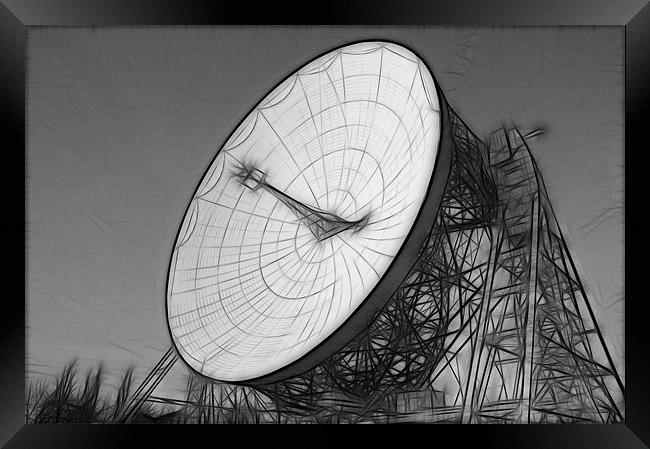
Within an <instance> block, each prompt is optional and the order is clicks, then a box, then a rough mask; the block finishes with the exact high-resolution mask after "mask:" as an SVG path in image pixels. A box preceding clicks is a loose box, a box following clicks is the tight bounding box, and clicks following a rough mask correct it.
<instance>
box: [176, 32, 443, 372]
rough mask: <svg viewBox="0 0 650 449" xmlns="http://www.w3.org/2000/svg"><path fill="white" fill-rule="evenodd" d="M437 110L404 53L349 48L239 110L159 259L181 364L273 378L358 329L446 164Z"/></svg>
mask: <svg viewBox="0 0 650 449" xmlns="http://www.w3.org/2000/svg"><path fill="white" fill-rule="evenodd" d="M443 102H444V99H443V97H442V95H441V94H440V93H439V89H437V86H436V83H435V81H434V78H433V76H432V74H431V72H430V70H429V69H428V68H427V66H426V65H425V64H424V63H423V62H422V61H421V60H420V59H419V58H418V57H417V56H416V55H415V54H413V53H412V52H411V51H409V50H407V49H405V48H403V47H401V46H399V45H396V44H393V43H387V42H362V43H357V44H352V45H348V46H345V47H341V48H338V49H336V50H334V51H331V52H328V53H327V54H324V55H322V56H320V57H318V58H316V59H315V60H313V61H311V62H309V63H308V64H306V65H305V66H303V67H301V68H300V69H298V70H297V71H295V72H294V73H293V74H291V75H290V76H288V77H287V78H286V79H284V80H283V81H282V82H280V84H279V85H278V86H277V87H276V88H274V89H273V90H272V91H271V92H270V93H269V94H268V95H266V96H265V97H264V98H263V99H262V100H261V101H260V102H259V103H258V104H257V105H256V106H255V107H254V108H253V109H252V110H251V111H250V112H249V113H248V114H247V115H246V117H245V118H244V119H243V120H242V121H241V123H240V124H239V126H237V127H236V129H235V130H234V131H233V133H232V134H231V135H230V137H229V138H228V140H227V141H226V143H225V144H224V145H223V147H222V148H221V149H220V150H219V152H218V153H217V155H216V157H215V158H214V159H213V161H212V162H211V163H210V165H209V167H208V169H207V171H206V172H205V175H204V176H203V178H202V180H201V182H200V184H199V186H198V188H197V189H196V192H195V193H194V195H193V197H192V199H191V201H190V202H189V205H188V207H187V210H186V213H185V216H184V218H183V221H182V224H181V227H180V230H179V232H178V235H177V238H176V242H175V245H174V249H173V254H172V258H171V263H170V268H169V273H168V283H167V298H166V306H167V319H168V325H169V330H170V334H171V336H172V340H173V342H174V345H175V346H176V349H177V350H178V352H179V354H180V355H181V357H182V358H183V359H184V360H185V362H186V363H187V364H188V365H189V366H190V367H191V368H192V369H193V370H195V371H196V372H198V373H199V374H201V375H203V376H205V377H208V378H211V379H215V380H219V381H226V382H232V383H237V382H247V383H255V382H260V383H265V382H273V381H277V380H280V379H283V378H287V377H290V376H292V375H296V374H300V373H302V372H304V371H305V370H307V369H309V368H311V367H313V366H315V365H316V364H317V363H318V362H319V361H321V360H323V359H324V358H325V357H327V356H329V355H330V354H331V353H332V352H334V351H335V350H337V349H338V348H339V347H340V346H341V345H343V344H345V343H346V342H347V340H349V338H351V336H353V335H354V334H355V332H358V330H359V329H360V328H363V327H364V326H366V325H367V321H368V320H369V319H370V317H371V316H372V315H373V314H374V313H375V312H376V311H377V310H379V309H380V308H381V307H383V306H384V304H385V303H386V301H387V300H388V299H389V298H390V297H391V296H392V295H393V294H394V293H395V290H396V289H397V288H398V286H399V283H400V282H401V281H402V279H403V278H404V276H405V275H406V274H407V272H408V270H409V269H410V268H411V266H412V265H413V263H415V260H416V257H417V253H418V250H419V248H420V247H421V246H422V244H423V242H424V240H425V238H426V235H427V232H428V231H429V230H430V229H431V226H432V224H433V221H434V219H435V214H436V211H437V209H438V207H437V206H438V203H439V201H440V197H441V195H442V192H443V190H444V184H445V182H446V179H447V173H448V170H449V153H450V151H449V149H448V146H449V144H446V142H448V141H449V138H448V136H447V134H448V131H447V130H446V126H445V122H446V120H447V117H446V108H441V107H440V105H441V103H443ZM441 110H442V112H441Z"/></svg>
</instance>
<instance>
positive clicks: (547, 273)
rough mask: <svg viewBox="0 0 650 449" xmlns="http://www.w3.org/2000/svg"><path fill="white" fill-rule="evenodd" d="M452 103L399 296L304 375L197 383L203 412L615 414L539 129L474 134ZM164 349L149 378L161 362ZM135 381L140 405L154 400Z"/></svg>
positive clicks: (310, 418)
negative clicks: (426, 229) (445, 163)
mask: <svg viewBox="0 0 650 449" xmlns="http://www.w3.org/2000/svg"><path fill="white" fill-rule="evenodd" d="M448 112H449V117H450V122H451V134H452V138H453V142H454V151H453V154H452V161H451V169H450V174H449V178H448V182H447V185H446V188H445V192H444V195H443V199H442V203H441V205H440V210H439V212H438V215H437V218H436V222H435V224H434V226H433V227H432V229H431V231H430V233H429V235H428V237H427V242H426V244H425V245H424V246H423V247H422V249H421V251H420V254H419V258H418V261H417V263H416V264H415V265H414V266H413V267H412V268H411V270H410V272H409V273H408V275H407V276H406V278H405V279H404V281H403V283H402V284H401V285H400V287H399V289H398V291H397V293H396V294H395V295H394V296H393V297H392V298H391V299H390V300H389V302H388V303H387V305H386V306H385V307H384V308H383V309H382V310H381V311H380V312H379V313H377V314H376V315H375V316H374V317H373V319H372V320H371V322H370V324H369V325H368V327H367V328H365V329H364V330H363V331H362V332H360V333H359V334H358V335H356V336H355V337H354V338H353V339H352V340H351V341H350V342H349V343H348V344H346V345H345V346H344V347H343V348H341V349H340V350H339V351H337V352H336V353H334V354H333V355H332V356H330V357H329V358H327V359H326V360H324V361H323V362H321V363H320V364H319V365H317V366H316V367H314V368H313V369H311V370H309V371H308V372H306V373H303V374H302V375H299V376H297V377H293V378H291V379H288V380H285V381H281V382H276V383H273V384H268V385H263V386H255V387H247V386H234V385H227V384H221V385H219V386H218V388H216V387H215V386H214V385H211V384H210V385H209V382H207V381H205V380H199V379H196V381H197V385H199V386H198V387H196V385H195V387H196V388H198V390H197V391H198V393H197V394H198V395H199V396H200V397H203V396H205V397H208V396H209V398H208V399H207V400H203V401H199V402H201V403H202V404H203V406H202V407H203V408H205V407H209V408H210V409H212V410H213V411H212V412H211V413H213V416H215V415H214V410H215V409H216V410H218V413H217V414H216V415H218V416H222V417H223V416H226V415H227V416H232V415H233V414H234V413H242V407H243V408H245V409H246V410H248V413H250V412H251V410H253V409H254V412H255V415H256V418H255V421H258V422H305V421H307V422H401V421H418V422H422V421H424V422H464V423H491V422H494V423H545V422H602V423H612V422H619V421H622V419H623V417H622V411H621V409H620V407H621V406H620V404H619V403H618V402H619V401H622V397H623V389H624V387H623V383H622V381H621V379H620V378H619V376H618V374H617V372H616V370H615V368H614V364H613V361H612V359H611V356H610V355H609V353H608V351H607V348H606V345H605V342H604V339H603V336H602V334H601V333H600V330H599V328H598V326H597V323H596V319H595V317H594V313H593V311H592V309H591V307H590V305H589V302H588V299H587V296H586V294H585V290H584V288H583V286H582V284H581V282H580V279H579V276H578V274H577V271H576V268H575V266H574V264H573V261H572V259H571V256H570V254H569V251H568V248H567V245H566V242H565V240H564V238H563V236H562V233H561V231H560V229H559V226H558V223H557V220H556V218H555V215H554V213H553V209H552V207H551V204H550V200H549V197H548V194H547V192H546V189H545V187H544V183H543V181H542V177H541V174H540V172H539V170H538V167H537V165H536V164H535V161H534V159H533V157H532V155H531V152H530V149H529V147H528V142H529V141H530V140H531V139H533V138H534V137H536V135H537V134H538V132H537V131H532V132H530V133H526V134H523V133H522V132H521V131H520V130H519V129H516V128H514V129H511V130H506V129H500V130H498V131H497V132H495V133H493V134H492V135H491V136H490V137H489V138H488V139H487V140H486V142H482V141H481V140H480V139H478V138H477V137H476V136H475V135H474V134H473V133H472V132H471V131H470V130H469V128H468V127H467V126H466V125H465V124H464V123H463V122H462V120H461V119H460V118H459V117H458V116H457V115H456V114H455V113H454V112H453V110H451V108H448ZM166 357H174V358H173V359H168V360H166V363H165V364H164V365H165V366H164V368H165V369H158V371H157V372H159V374H158V375H152V376H149V377H148V378H147V379H146V380H145V384H147V383H150V384H154V388H155V385H157V383H158V382H159V381H160V379H159V378H160V377H161V376H164V375H165V374H166V373H167V372H168V370H169V368H171V364H173V363H174V362H175V361H176V358H175V357H176V356H172V355H169V354H166ZM170 363H171V364H170ZM168 365H169V368H168V367H167V366H168ZM154 374H155V373H154ZM215 390H216V391H215ZM140 391H143V392H146V393H143V394H141V395H140V396H139V397H137V398H134V404H136V405H135V407H136V408H137V407H139V406H140V405H141V404H142V403H143V402H144V401H147V400H151V399H152V398H150V397H149V396H150V394H151V391H153V388H148V386H147V385H143V386H142V387H141V390H140ZM237 398H240V399H241V401H240V402H241V403H238V401H237ZM154 400H156V401H160V400H161V398H154ZM167 402H168V403H174V404H175V403H176V402H178V401H176V402H174V401H167ZM179 404H180V403H179ZM206 404H207V405H206ZM177 405H178V404H177ZM201 413H203V412H201ZM206 413H207V412H206ZM209 415H210V414H209V413H207V414H206V415H205V416H209ZM202 416H203V415H202ZM206 419H207V418H206ZM206 419H203V420H204V421H205V420H206ZM207 421H208V422H210V420H209V419H207ZM218 421H219V419H218V418H214V419H213V420H212V421H211V422H218Z"/></svg>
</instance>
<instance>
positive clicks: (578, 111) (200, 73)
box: [27, 27, 624, 394]
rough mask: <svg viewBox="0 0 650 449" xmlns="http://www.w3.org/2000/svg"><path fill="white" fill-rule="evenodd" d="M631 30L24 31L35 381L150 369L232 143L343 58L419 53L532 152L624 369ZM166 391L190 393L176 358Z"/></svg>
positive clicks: (468, 112)
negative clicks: (189, 206) (184, 262)
mask: <svg viewBox="0 0 650 449" xmlns="http://www.w3.org/2000/svg"><path fill="white" fill-rule="evenodd" d="M623 37H624V36H623V30H622V28H611V27H610V28H607V27H605V28H593V27H588V28H528V29H527V28H486V29H471V28H462V29H454V28H444V27H437V28H421V27H420V28H416V27H400V28H369V27H360V28H327V27H319V28H312V29H309V28H282V27H272V28H258V27H252V28H251V27H248V28H240V27H224V28H212V27H193V28H185V27H166V28H158V27H149V28H95V29H83V28H81V29H80V28H76V29H75V28H40V29H39V28H31V29H30V31H29V39H28V41H29V42H28V45H29V50H28V51H29V60H28V100H27V126H28V153H27V157H28V267H27V270H28V273H27V282H28V289H27V290H28V291H27V323H28V330H27V352H28V354H27V355H28V360H27V363H28V366H27V375H28V376H30V377H31V376H37V375H38V374H40V373H48V374H51V373H54V372H56V371H58V369H59V368H60V367H61V365H62V364H63V363H64V362H65V361H67V360H68V359H70V358H71V357H75V356H76V357H78V358H79V360H80V361H81V362H82V364H84V365H86V364H94V363H95V362H96V361H99V360H105V361H106V362H107V366H108V368H109V370H110V372H111V373H113V374H116V375H118V374H120V372H121V370H122V369H123V368H124V367H126V366H127V365H128V364H129V363H136V364H137V366H138V367H139V368H140V371H139V373H143V372H144V371H145V370H146V368H147V367H150V366H152V365H153V364H154V363H155V362H156V361H157V360H158V358H159V357H160V356H161V355H162V353H163V352H164V351H165V350H166V349H167V348H168V347H169V345H170V342H169V337H168V335H167V327H166V324H165V315H164V294H165V276H166V271H167V264H168V262H169V255H170V251H171V247H172V243H173V239H174V236H175V235H176V230H177V227H178V225H179V223H180V220H181V218H182V214H183V211H184V208H185V206H186V203H187V201H188V200H189V199H190V197H191V194H192V193H193V191H194V187H195V186H196V183H197V182H198V181H199V178H200V176H201V175H202V173H203V171H204V170H205V168H206V167H207V164H208V163H209V161H210V160H211V159H212V157H213V156H214V153H215V152H216V151H217V150H218V149H219V147H220V146H221V145H222V144H223V142H224V141H225V139H226V137H227V136H228V134H229V133H230V131H231V130H232V129H233V128H234V127H235V126H236V125H237V123H238V122H239V121H240V119H241V118H242V117H243V116H244V115H245V114H246V113H247V112H248V111H249V109H250V108H251V107H252V106H253V105H254V104H255V103H256V102H257V101H258V100H259V99H261V98H262V97H263V96H264V95H265V94H266V93H267V92H268V91H269V90H270V89H271V88H272V87H273V86H274V85H275V84H276V83H277V82H278V81H279V80H280V79H282V78H283V77H284V76H286V75H287V74H288V73H290V72H291V71H293V70H294V69H296V68H298V67H299V66H300V65H302V64H304V63H305V62H306V61H308V60H310V59H312V58H313V57H314V56H315V55H317V54H319V53H321V52H323V51H326V50H328V49H330V48H333V47H335V46H339V45H342V44H345V43H347V42H350V41H353V40H358V39H392V40H395V41H397V42H400V43H403V44H405V45H407V46H409V47H411V48H413V49H414V50H416V51H417V52H418V53H419V54H420V55H421V56H422V57H423V58H424V59H425V60H426V62H427V63H428V64H429V65H430V67H431V68H432V69H433V71H434V75H435V76H436V78H437V80H438V82H439V83H440V85H441V86H442V90H443V92H444V93H445V95H446V96H447V99H448V100H449V103H450V104H451V106H452V107H453V108H454V109H455V110H456V111H457V112H458V113H459V115H460V116H461V117H462V118H463V119H464V120H465V121H466V122H467V123H468V124H469V126H470V127H471V128H472V130H474V131H475V132H476V133H477V134H478V135H479V136H480V137H483V136H484V135H485V134H486V133H488V132H490V131H492V130H494V129H495V128H496V127H498V126H500V125H501V124H503V123H506V124H508V123H512V122H515V123H517V124H519V125H521V126H535V125H543V126H545V127H547V128H548V130H549V133H548V135H547V136H545V137H544V138H543V139H541V140H540V141H538V142H537V143H535V144H534V145H533V147H532V150H533V153H534V155H535V157H536V159H537V161H538V163H539V165H540V167H541V170H542V173H543V175H544V179H545V182H546V186H547V189H548V190H549V195H550V197H551V200H552V203H553V206H554V209H555V212H556V215H557V217H558V220H559V221H560V224H561V226H562V229H563V232H564V234H565V238H566V239H567V241H568V242H569V245H570V247H571V250H572V254H573V257H574V260H575V262H576V264H577V266H578V269H579V271H580V273H581V276H582V281H583V283H584V284H585V286H586V287H587V291H588V294H589V298H590V300H591V303H592V304H593V306H594V309H595V311H596V313H597V314H598V317H599V324H600V326H601V329H602V330H603V333H604V334H605V336H606V339H607V341H608V342H609V347H610V350H611V352H612V354H613V356H614V358H615V360H616V361H617V365H618V369H619V372H620V373H621V374H623V366H622V364H623V363H622V362H623V359H622V354H623V350H624V347H623V301H622V298H623V213H622V206H623V75H624V72H623V62H624V61H623ZM173 374H174V375H173V376H171V377H170V379H169V381H168V382H167V383H166V385H165V386H164V387H163V388H162V390H163V391H162V393H168V394H173V390H175V389H177V388H182V385H183V383H182V382H184V378H183V376H184V374H185V372H184V367H183V365H182V364H181V363H179V364H178V366H177V368H176V369H175V371H174V372H173Z"/></svg>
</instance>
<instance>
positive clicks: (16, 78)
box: [0, 0, 650, 449]
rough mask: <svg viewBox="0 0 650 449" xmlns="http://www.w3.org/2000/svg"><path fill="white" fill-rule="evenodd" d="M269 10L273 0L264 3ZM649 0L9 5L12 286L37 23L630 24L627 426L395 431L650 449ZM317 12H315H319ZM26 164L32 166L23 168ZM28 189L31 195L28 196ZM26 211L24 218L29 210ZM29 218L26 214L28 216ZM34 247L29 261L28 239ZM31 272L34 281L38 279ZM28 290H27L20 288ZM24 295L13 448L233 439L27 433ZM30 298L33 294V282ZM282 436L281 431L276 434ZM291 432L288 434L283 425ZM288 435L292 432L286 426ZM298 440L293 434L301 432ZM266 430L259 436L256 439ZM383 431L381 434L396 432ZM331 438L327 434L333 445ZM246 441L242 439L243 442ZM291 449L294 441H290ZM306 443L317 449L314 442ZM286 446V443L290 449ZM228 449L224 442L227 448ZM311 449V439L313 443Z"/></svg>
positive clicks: (6, 129)
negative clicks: (29, 59)
mask: <svg viewBox="0 0 650 449" xmlns="http://www.w3.org/2000/svg"><path fill="white" fill-rule="evenodd" d="M260 3H261V2H260ZM647 3H648V2H647V0H617V1H611V0H591V1H588V0H573V1H569V0H519V1H517V0H490V1H482V0H474V1H472V0H445V1H435V2H433V1H406V0H401V1H379V0H375V1H371V0H368V1H358V2H355V3H353V4H352V3H349V2H347V3H343V2H333V1H332V2H327V3H325V2H323V3H320V4H318V5H317V7H305V5H306V3H303V4H302V6H301V5H286V6H281V5H278V4H276V3H274V2H265V3H262V4H260V5H253V4H250V3H245V2H215V1H208V0H200V1H182V0H177V1H167V2H164V3H162V2H160V1H156V0H119V1H107V0H105V1H100V0H49V1H48V0H1V3H0V46H1V47H0V73H1V74H2V83H1V87H0V88H1V89H2V92H1V93H0V98H1V99H2V101H1V103H0V104H1V108H0V109H1V111H2V120H1V121H0V123H1V126H2V136H3V140H4V142H6V146H4V148H5V149H4V151H3V156H4V163H5V164H4V166H5V170H4V171H3V176H2V177H0V183H1V185H2V190H1V191H2V192H4V195H3V201H4V208H3V214H2V218H0V228H1V229H2V233H3V235H4V236H5V239H4V241H5V244H4V249H5V251H4V252H3V256H4V257H3V258H2V259H3V260H4V261H5V264H4V265H5V269H4V271H3V273H4V278H5V282H4V285H5V286H13V285H20V283H19V282H11V281H13V280H14V279H19V276H20V274H19V271H20V267H19V266H20V264H19V263H17V260H23V262H24V264H23V267H26V259H27V253H28V252H27V249H28V242H29V236H28V234H27V233H26V227H25V222H26V220H27V216H26V204H25V201H28V196H27V194H26V195H25V197H24V199H23V198H21V197H20V195H18V194H17V192H16V191H17V190H18V189H17V186H18V185H20V183H21V182H23V186H24V187H25V186H26V180H27V177H28V176H29V173H27V172H26V164H25V144H26V134H25V129H26V128H25V93H26V91H25V76H26V70H25V65H26V56H27V55H26V43H27V31H28V28H29V27H37V26H53V25H56V26H107V25H111V26H118V25H122V26H136V25H208V24H212V25H224V24H229V25H230V24H238V25H239V24H253V23H255V24H283V25H290V24H301V25H308V24H317V23H318V24H332V25H340V24H349V25H353V24H354V25H360V24H361V25H380V24H381V25H388V24H391V25H446V26H481V25H484V26H495V25H496V26H501V25H503V26H555V25H560V26H571V25H583V26H585V25H586V26H605V25H606V26H618V27H624V28H625V290H626V292H627V294H626V302H625V373H626V376H625V378H626V382H625V383H626V391H625V423H624V424H612V425H584V424H582V425H518V426H499V425H485V426H481V425H479V426H477V425H473V426H466V427H463V428H462V431H459V428H458V427H455V426H449V425H437V427H435V430H432V429H430V428H426V427H425V428H424V431H422V430H420V429H423V428H422V427H419V428H418V431H417V432H416V433H418V434H419V433H420V432H422V434H421V435H418V436H415V433H414V434H413V436H411V434H410V432H411V431H409V437H408V438H407V439H405V438H404V433H402V432H401V431H394V430H393V431H389V432H388V433H389V434H390V435H391V436H394V437H396V439H397V440H401V441H402V444H417V443H416V442H415V441H416V440H418V439H420V437H424V438H425V441H428V442H431V444H446V443H444V442H446V441H453V443H454V444H455V445H457V444H463V443H465V442H467V441H469V440H472V441H478V442H479V443H478V444H480V447H498V448H501V449H504V448H516V449H523V448H529V447H530V448H538V449H540V448H561V449H570V448H589V449H597V448H611V449H623V448H643V447H648V445H650V372H649V371H648V370H649V368H650V345H648V344H647V341H648V338H647V334H646V327H647V324H646V323H647V322H648V320H647V318H646V317H647V316H648V311H649V309H650V308H649V307H648V303H649V301H648V299H647V294H646V290H647V289H646V288H645V287H646V286H645V276H646V275H647V274H646V268H647V266H648V263H647V254H648V253H649V251H650V244H649V242H648V239H647V238H646V235H647V234H648V229H650V221H648V220H647V219H646V216H647V213H646V212H647V208H648V206H647V204H646V203H645V201H644V200H645V196H646V192H647V186H646V178H647V176H644V175H645V172H646V171H647V169H646V167H647V166H648V163H649V162H650V151H648V149H647V145H648V144H647V139H646V134H645V129H646V127H647V126H648V123H650V121H649V119H650V117H649V115H650V114H649V113H648V112H649V110H650V106H649V104H650V89H649V88H648V87H650V86H647V85H646V84H649V83H648V81H650V5H648V4H647ZM309 12H311V14H309ZM20 167H22V170H21V169H20ZM25 192H26V191H25ZM17 211H22V214H21V213H18V212H17ZM21 217H22V218H21ZM21 232H22V233H23V235H24V236H25V242H26V243H25V245H24V246H23V248H22V249H23V251H22V254H24V257H25V258H24V259H21V258H20V255H19V254H20V253H19V251H20V249H19V242H18V238H17V235H18V234H19V233H21ZM23 276H24V279H25V283H26V282H27V273H26V271H25V270H24V271H23ZM17 290H18V288H17ZM12 293H13V292H10V293H9V294H7V293H6V294H5V295H4V296H3V300H4V307H3V309H2V310H3V311H2V312H0V314H1V316H2V318H3V319H2V321H1V322H2V326H0V336H1V339H2V340H1V344H0V360H1V361H0V444H6V446H3V447H7V448H30V449H37V448H59V447H61V448H77V447H78V448H93V449H100V448H118V447H119V448H123V447H131V446H137V447H141V446H142V443H141V441H147V444H146V445H147V446H148V447H153V446H154V445H155V446H159V445H163V446H164V445H170V444H174V445H176V444H179V442H182V444H184V445H187V444H191V443H190V441H196V440H197V439H201V440H204V441H214V442H215V443H214V444H217V443H220V444H221V442H225V441H228V439H227V437H225V436H224V435H225V434H224V432H225V433H230V432H232V433H233V434H234V433H235V432H237V433H239V432H238V430H229V429H224V426H221V427H219V430H218V431H217V430H215V428H210V427H209V426H207V427H206V426H199V427H193V426H160V425H159V426H138V425H130V426H129V425H124V426H120V425H112V426H91V425H25V424H24V422H25V419H24V390H25V388H24V386H25V332H26V327H25V303H24V302H23V301H20V300H19V299H18V298H19V297H20V296H18V295H13V294H12ZM22 297H23V298H25V289H24V284H23V293H22ZM267 427H268V428H269V429H268V430H267V429H265V430H264V433H266V432H269V433H275V432H277V431H278V429H277V427H278V426H267ZM279 427H282V426H279ZM285 427H286V426H285ZM291 432H292V433H293V430H292V431H291ZM255 433H257V432H255ZM372 433H373V434H374V435H375V436H377V435H381V434H383V433H384V432H377V431H375V430H373V431H372ZM318 434H319V436H318V437H316V436H314V435H315V433H312V436H311V437H309V438H313V439H316V438H318V440H319V442H323V443H324V442H327V441H328V440H331V441H330V442H333V441H334V439H335V437H334V433H330V432H318ZM320 435H323V436H322V437H321V436H320ZM240 438H241V435H240ZM231 441H232V440H231ZM282 441H283V442H286V443H289V444H290V443H291V441H287V440H286V437H285V438H283V440H282ZM302 441H303V443H304V444H307V443H309V441H306V440H302ZM283 444H284V443H283ZM221 445H223V444H221ZM301 445H302V443H301Z"/></svg>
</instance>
